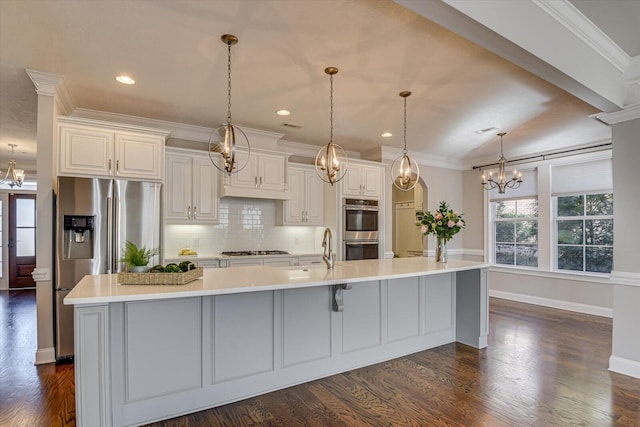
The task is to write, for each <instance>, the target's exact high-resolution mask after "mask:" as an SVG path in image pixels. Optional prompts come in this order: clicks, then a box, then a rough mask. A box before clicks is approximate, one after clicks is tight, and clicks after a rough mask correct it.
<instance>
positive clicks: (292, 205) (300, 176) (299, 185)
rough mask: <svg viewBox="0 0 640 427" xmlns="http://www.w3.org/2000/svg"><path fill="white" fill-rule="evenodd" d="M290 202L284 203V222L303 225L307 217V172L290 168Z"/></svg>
mask: <svg viewBox="0 0 640 427" xmlns="http://www.w3.org/2000/svg"><path fill="white" fill-rule="evenodd" d="M289 196H290V199H289V200H285V201H284V221H285V223H287V224H301V223H303V221H304V218H305V215H304V211H305V209H306V207H305V171H304V170H301V169H296V168H292V167H290V168H289Z"/></svg>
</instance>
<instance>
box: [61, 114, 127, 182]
mask: <svg viewBox="0 0 640 427" xmlns="http://www.w3.org/2000/svg"><path fill="white" fill-rule="evenodd" d="M113 141H114V134H113V132H109V131H105V130H100V129H90V128H84V127H80V126H61V127H60V156H59V162H60V163H59V164H58V168H59V173H60V174H62V175H72V176H95V177H100V176H111V174H112V170H113V166H114V165H113V158H112V156H113V143H114V142H113Z"/></svg>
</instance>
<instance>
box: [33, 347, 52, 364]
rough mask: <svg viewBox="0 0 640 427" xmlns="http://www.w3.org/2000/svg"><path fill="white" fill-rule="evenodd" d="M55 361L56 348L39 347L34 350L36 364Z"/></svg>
mask: <svg viewBox="0 0 640 427" xmlns="http://www.w3.org/2000/svg"><path fill="white" fill-rule="evenodd" d="M55 361H56V349H55V348H53V347H49V348H39V349H38V350H37V351H36V361H35V364H36V365H43V364H45V363H54V362H55Z"/></svg>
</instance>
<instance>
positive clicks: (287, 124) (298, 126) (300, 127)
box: [280, 123, 302, 129]
mask: <svg viewBox="0 0 640 427" xmlns="http://www.w3.org/2000/svg"><path fill="white" fill-rule="evenodd" d="M280 126H284V127H286V128H291V129H302V126H300V125H293V124H291V123H283V124H281V125H280Z"/></svg>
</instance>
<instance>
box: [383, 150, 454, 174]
mask: <svg viewBox="0 0 640 427" xmlns="http://www.w3.org/2000/svg"><path fill="white" fill-rule="evenodd" d="M409 155H410V157H412V158H413V159H414V160H415V161H416V162H417V163H418V165H420V166H422V165H424V166H432V167H436V168H443V169H453V170H458V171H463V170H464V169H465V165H464V163H463V162H462V161H461V160H460V159H455V158H451V157H444V156H438V155H436V154H428V153H422V152H418V151H413V150H412V151H411V152H410V153H409ZM400 156H402V149H400V148H396V147H389V146H387V145H381V146H380V158H381V161H382V162H385V161H386V162H389V163H391V162H393V161H394V160H395V159H397V158H398V157H400Z"/></svg>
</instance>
